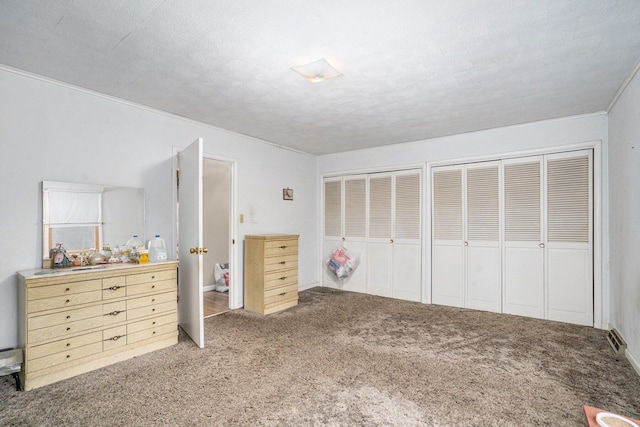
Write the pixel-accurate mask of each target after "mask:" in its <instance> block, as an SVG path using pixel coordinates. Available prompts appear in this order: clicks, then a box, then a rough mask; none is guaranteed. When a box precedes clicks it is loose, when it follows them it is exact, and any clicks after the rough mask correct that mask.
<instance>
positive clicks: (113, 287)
mask: <svg viewBox="0 0 640 427" xmlns="http://www.w3.org/2000/svg"><path fill="white" fill-rule="evenodd" d="M122 287H123V286H112V287H110V288H109V289H110V290H112V291H117V290H118V289H120V288H122Z"/></svg>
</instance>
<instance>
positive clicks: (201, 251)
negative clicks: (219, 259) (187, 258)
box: [189, 248, 209, 255]
mask: <svg viewBox="0 0 640 427" xmlns="http://www.w3.org/2000/svg"><path fill="white" fill-rule="evenodd" d="M207 252H209V248H189V253H190V254H198V255H199V254H206V253H207Z"/></svg>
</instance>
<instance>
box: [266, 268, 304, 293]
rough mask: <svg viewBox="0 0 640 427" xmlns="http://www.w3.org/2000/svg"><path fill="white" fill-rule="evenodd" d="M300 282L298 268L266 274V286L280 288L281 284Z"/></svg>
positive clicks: (267, 287)
mask: <svg viewBox="0 0 640 427" xmlns="http://www.w3.org/2000/svg"><path fill="white" fill-rule="evenodd" d="M293 283H295V284H297V283H298V270H286V271H277V272H273V273H269V274H265V275H264V288H265V289H270V288H278V287H280V286H285V285H291V284H293Z"/></svg>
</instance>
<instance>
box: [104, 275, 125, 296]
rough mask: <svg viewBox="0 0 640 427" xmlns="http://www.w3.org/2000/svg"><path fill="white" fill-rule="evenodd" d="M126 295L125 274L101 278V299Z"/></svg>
mask: <svg viewBox="0 0 640 427" xmlns="http://www.w3.org/2000/svg"><path fill="white" fill-rule="evenodd" d="M124 296H127V280H126V278H125V276H119V277H106V278H104V279H102V299H103V300H106V299H111V298H120V297H124Z"/></svg>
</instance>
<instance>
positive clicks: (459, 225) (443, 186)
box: [431, 165, 465, 307]
mask: <svg viewBox="0 0 640 427" xmlns="http://www.w3.org/2000/svg"><path fill="white" fill-rule="evenodd" d="M462 171H463V166H462V165H456V166H442V167H437V168H433V169H432V183H433V186H432V187H433V191H432V198H431V202H432V206H431V209H432V213H433V215H432V233H431V235H432V254H431V256H432V261H431V274H432V276H431V300H432V302H433V303H434V304H441V305H448V306H453V307H464V276H465V263H464V246H463V237H464V230H463V197H462V196H463V189H462V182H463V181H462Z"/></svg>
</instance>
